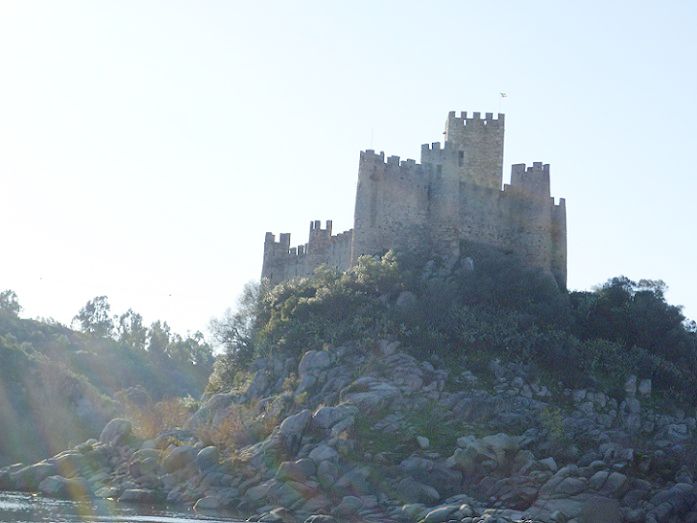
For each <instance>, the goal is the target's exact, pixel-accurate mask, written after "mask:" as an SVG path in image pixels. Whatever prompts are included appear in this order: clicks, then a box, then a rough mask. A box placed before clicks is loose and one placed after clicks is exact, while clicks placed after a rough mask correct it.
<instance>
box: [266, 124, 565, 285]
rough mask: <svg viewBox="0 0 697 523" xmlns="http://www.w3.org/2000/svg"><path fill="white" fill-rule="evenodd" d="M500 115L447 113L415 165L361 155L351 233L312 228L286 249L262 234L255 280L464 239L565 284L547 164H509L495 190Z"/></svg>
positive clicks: (443, 247)
mask: <svg viewBox="0 0 697 523" xmlns="http://www.w3.org/2000/svg"><path fill="white" fill-rule="evenodd" d="M504 124H505V120H504V115H502V114H499V115H498V116H497V117H496V118H494V116H493V114H491V113H487V114H486V115H485V117H484V118H481V115H480V113H473V115H472V117H468V116H467V113H461V114H460V116H459V117H458V116H456V115H455V112H451V113H450V114H449V115H448V119H447V121H446V126H445V132H444V135H445V142H444V143H443V144H442V145H441V143H440V142H435V143H432V144H430V145H429V144H425V145H423V146H422V147H421V163H416V161H414V160H411V159H409V160H404V161H401V160H400V158H399V157H398V156H390V157H388V158H387V159H385V155H384V153H382V152H380V153H376V152H375V151H373V150H367V151H363V152H361V154H360V160H359V168H358V186H357V189H356V204H355V214H354V228H353V229H352V230H349V231H346V232H344V233H341V234H339V235H332V222H331V221H328V222H327V223H326V226H325V228H322V227H321V224H320V222H319V221H314V222H311V223H310V235H309V242H308V243H307V244H306V245H302V246H299V247H297V248H291V247H290V235H289V234H281V235H280V238H279V241H278V242H276V241H275V237H274V235H273V234H271V233H267V235H266V241H265V243H264V265H263V268H262V277H263V278H268V279H269V280H270V281H271V283H274V284H275V283H278V282H280V281H283V280H286V279H289V278H294V277H298V276H305V275H309V274H312V272H313V271H314V269H315V268H317V267H318V266H320V265H322V264H326V265H328V266H330V267H334V268H336V269H338V270H346V269H348V268H349V267H351V265H353V264H354V263H355V262H356V260H357V258H358V257H359V256H361V255H363V254H378V255H379V254H382V253H384V252H385V251H387V250H389V249H396V250H409V251H413V250H416V249H419V250H423V249H427V250H428V252H431V253H432V254H434V255H440V256H443V257H446V258H450V257H453V256H458V255H459V245H460V242H461V241H463V240H468V241H473V242H478V243H484V244H488V245H491V246H494V247H498V248H501V249H504V250H506V251H511V252H513V253H515V254H516V255H518V256H519V257H520V258H521V259H522V260H523V261H524V263H526V264H527V265H530V266H532V267H540V268H542V269H544V270H546V271H548V272H549V273H550V274H552V275H554V277H555V278H556V280H557V282H558V283H559V285H560V286H562V287H565V286H566V204H565V201H564V200H563V199H561V200H560V202H559V204H556V205H555V203H554V198H552V197H551V195H550V169H549V165H547V164H542V163H541V162H535V163H533V165H532V166H531V167H526V165H525V164H516V165H513V166H512V169H511V183H510V184H506V185H505V186H504V187H503V190H502V189H501V185H502V179H503V175H502V166H503V143H504Z"/></svg>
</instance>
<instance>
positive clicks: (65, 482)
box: [39, 476, 90, 499]
mask: <svg viewBox="0 0 697 523" xmlns="http://www.w3.org/2000/svg"><path fill="white" fill-rule="evenodd" d="M39 490H40V491H41V492H43V493H44V494H46V495H47V496H50V497H54V498H66V499H79V498H86V497H89V496H90V488H89V485H88V484H87V482H86V481H85V480H84V479H82V478H73V479H68V478H64V477H62V476H49V477H47V478H46V479H44V480H43V481H42V482H41V483H39Z"/></svg>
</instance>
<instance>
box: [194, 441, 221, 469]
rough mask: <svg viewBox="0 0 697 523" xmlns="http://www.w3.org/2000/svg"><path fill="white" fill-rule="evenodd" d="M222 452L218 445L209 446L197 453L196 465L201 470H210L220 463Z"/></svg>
mask: <svg viewBox="0 0 697 523" xmlns="http://www.w3.org/2000/svg"><path fill="white" fill-rule="evenodd" d="M219 460H220V452H219V451H218V448H217V447H214V446H212V445H211V446H209V447H205V448H203V449H201V450H200V451H199V452H198V454H196V466H198V469H199V470H200V471H202V472H203V471H206V470H210V469H212V468H213V467H215V466H216V465H217V464H218V461H219Z"/></svg>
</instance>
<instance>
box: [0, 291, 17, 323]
mask: <svg viewBox="0 0 697 523" xmlns="http://www.w3.org/2000/svg"><path fill="white" fill-rule="evenodd" d="M21 310H22V306H21V305H20V304H19V300H18V299H17V293H16V292H15V291H12V290H10V289H7V290H4V291H2V292H0V312H2V313H5V314H9V315H10V316H19V313H20V312H21Z"/></svg>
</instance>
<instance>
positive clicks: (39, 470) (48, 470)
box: [10, 461, 58, 491]
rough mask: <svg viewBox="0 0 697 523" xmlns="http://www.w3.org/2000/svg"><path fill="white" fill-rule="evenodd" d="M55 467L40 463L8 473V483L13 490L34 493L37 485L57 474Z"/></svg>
mask: <svg viewBox="0 0 697 523" xmlns="http://www.w3.org/2000/svg"><path fill="white" fill-rule="evenodd" d="M57 472H58V470H57V468H56V466H55V465H53V464H51V463H47V462H45V461H42V462H40V463H36V464H34V465H29V466H27V467H24V468H21V469H19V470H17V471H16V472H11V473H10V483H11V484H12V487H13V489H14V490H26V491H36V490H37V489H38V488H39V483H41V482H42V481H43V480H44V479H46V478H47V477H49V476H54V475H55V474H57Z"/></svg>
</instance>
